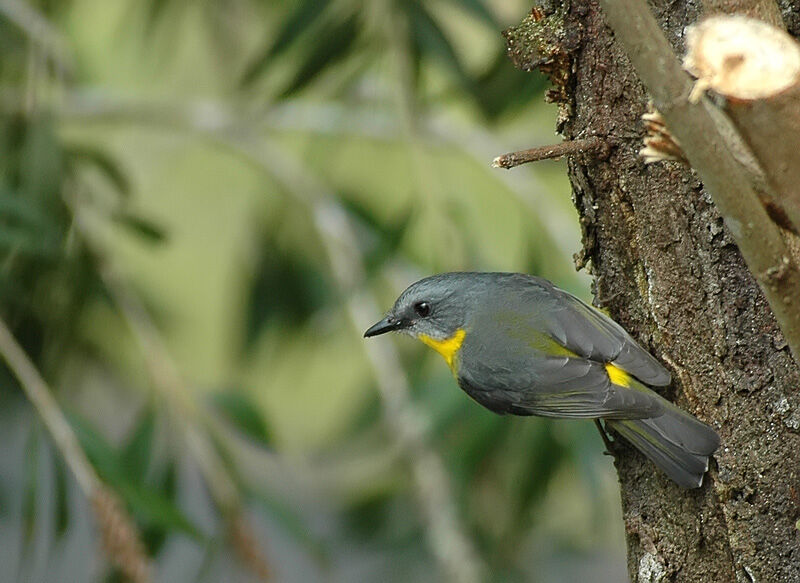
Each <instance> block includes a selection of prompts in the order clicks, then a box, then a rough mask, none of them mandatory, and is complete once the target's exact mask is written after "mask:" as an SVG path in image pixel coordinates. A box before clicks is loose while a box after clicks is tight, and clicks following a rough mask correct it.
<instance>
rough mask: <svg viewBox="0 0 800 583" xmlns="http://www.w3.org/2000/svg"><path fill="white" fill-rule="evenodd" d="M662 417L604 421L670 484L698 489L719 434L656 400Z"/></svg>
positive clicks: (663, 402)
mask: <svg viewBox="0 0 800 583" xmlns="http://www.w3.org/2000/svg"><path fill="white" fill-rule="evenodd" d="M659 401H660V402H661V403H662V405H664V414H663V415H660V416H659V417H650V418H647V419H615V420H610V419H609V420H607V421H606V425H607V426H608V427H610V428H611V429H614V430H615V431H616V432H617V433H619V434H620V435H621V436H622V437H624V438H625V439H627V440H628V441H629V442H630V443H631V444H632V445H633V446H634V447H636V449H638V450H639V451H641V452H642V453H643V454H644V455H646V456H647V457H648V458H649V459H650V460H652V461H653V463H655V464H656V465H657V466H658V467H659V468H660V469H661V470H662V471H663V472H664V473H666V474H667V476H669V477H670V478H671V479H672V480H673V481H674V482H676V483H677V484H679V485H680V486H682V487H684V488H699V487H700V486H701V485H702V484H703V475H704V474H705V473H706V470H708V458H709V456H710V455H711V454H712V453H714V451H716V449H717V448H718V447H719V435H717V433H716V431H714V430H713V429H711V427H709V426H708V425H706V424H705V423H703V422H702V421H700V420H698V419H696V418H695V417H693V416H692V415H690V414H689V413H687V412H685V411H683V410H681V409H678V408H677V407H676V406H675V405H673V404H672V403H670V402H669V401H667V400H665V399H662V398H661V397H659Z"/></svg>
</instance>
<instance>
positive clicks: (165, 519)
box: [116, 482, 205, 540]
mask: <svg viewBox="0 0 800 583" xmlns="http://www.w3.org/2000/svg"><path fill="white" fill-rule="evenodd" d="M116 490H117V491H118V492H119V494H120V495H121V496H122V498H123V499H124V500H125V502H127V503H128V505H129V506H130V508H131V512H133V514H134V515H135V516H136V517H137V518H139V519H140V520H142V521H143V522H144V523H145V524H146V525H147V526H149V527H157V528H162V529H164V530H165V531H172V530H178V531H180V532H183V533H185V534H188V535H189V536H191V537H192V538H194V539H197V540H203V539H204V538H205V535H204V534H203V533H202V532H201V531H200V529H199V528H197V526H195V525H194V523H192V522H191V521H190V520H189V519H188V518H187V517H186V515H185V514H184V513H183V511H182V510H180V509H179V508H178V507H177V506H176V505H175V504H174V503H173V502H172V501H171V500H170V499H169V498H167V497H166V496H163V495H161V494H160V493H159V492H157V491H155V490H152V489H150V488H144V487H141V486H138V485H136V484H132V483H130V482H122V483H120V484H118V485H117V486H116Z"/></svg>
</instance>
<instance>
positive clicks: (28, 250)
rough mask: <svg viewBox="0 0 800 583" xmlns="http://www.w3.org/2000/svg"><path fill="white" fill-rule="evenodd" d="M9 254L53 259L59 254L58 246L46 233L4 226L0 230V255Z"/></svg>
mask: <svg viewBox="0 0 800 583" xmlns="http://www.w3.org/2000/svg"><path fill="white" fill-rule="evenodd" d="M10 252H13V253H23V254H25V255H29V256H32V257H39V258H43V259H53V258H55V257H57V256H58V255H59V254H60V245H59V243H58V241H54V240H53V238H52V236H50V235H49V234H48V233H46V232H42V231H39V230H32V229H30V228H24V227H11V226H6V227H4V228H2V229H0V254H1V253H10Z"/></svg>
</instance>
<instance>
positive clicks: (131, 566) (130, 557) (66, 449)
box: [0, 319, 150, 583]
mask: <svg viewBox="0 0 800 583" xmlns="http://www.w3.org/2000/svg"><path fill="white" fill-rule="evenodd" d="M0 356H2V358H3V360H5V361H6V364H7V365H8V367H9V368H10V369H11V371H12V372H13V373H14V376H15V377H16V378H17V380H18V381H19V384H20V386H21V387H22V390H23V391H24V392H25V395H26V396H27V397H28V399H29V400H30V401H31V403H33V405H34V407H35V408H36V411H38V413H39V416H40V417H41V419H42V421H43V422H44V425H45V427H46V428H47V431H48V432H49V433H50V436H51V437H52V438H53V442H54V444H55V446H56V447H57V448H58V450H59V451H60V452H61V455H62V456H63V458H64V462H65V463H66V464H67V467H68V468H69V469H70V471H71V472H72V474H73V475H74V476H75V480H76V481H77V482H78V485H79V486H80V488H81V490H82V491H83V493H84V495H85V496H86V497H87V498H88V499H89V500H90V501H91V504H92V509H93V510H94V513H95V517H96V518H97V522H98V526H99V527H100V532H101V538H102V541H103V548H104V549H105V551H106V553H107V554H108V556H109V558H110V559H111V562H112V563H113V564H115V565H116V566H117V567H118V568H119V569H120V571H121V572H122V573H123V574H124V575H125V577H126V578H127V579H128V580H130V581H131V582H132V583H145V582H146V581H149V580H150V574H149V572H150V565H149V561H148V559H147V556H146V554H145V551H144V546H143V545H142V543H141V540H140V538H139V532H138V529H137V528H136V525H135V524H134V522H133V520H132V519H131V517H130V516H129V515H128V513H127V511H126V510H125V509H124V508H123V506H122V504H121V503H120V501H119V499H118V498H117V496H116V495H115V494H114V493H113V492H112V491H111V490H109V489H108V488H107V487H106V486H105V484H103V482H102V480H100V477H99V476H98V475H97V472H95V470H94V467H93V466H92V464H91V462H90V461H89V458H87V457H86V453H85V452H84V451H83V449H82V448H81V445H80V443H79V442H78V438H77V437H76V435H75V432H74V431H73V430H72V427H71V426H70V424H69V422H68V421H67V419H66V417H65V416H64V413H63V412H62V411H61V408H60V407H59V406H58V403H57V402H56V400H55V398H54V397H53V394H52V391H51V390H50V387H48V386H47V383H46V382H45V381H44V379H43V378H42V376H41V375H40V374H39V371H38V370H37V369H36V367H35V366H34V364H33V363H32V362H31V360H30V359H29V358H28V355H27V354H25V351H24V350H23V349H22V347H21V346H20V345H19V343H18V342H17V341H16V339H15V338H14V335H13V334H12V333H11V331H10V330H9V329H8V326H6V323H5V322H4V321H3V320H2V319H0Z"/></svg>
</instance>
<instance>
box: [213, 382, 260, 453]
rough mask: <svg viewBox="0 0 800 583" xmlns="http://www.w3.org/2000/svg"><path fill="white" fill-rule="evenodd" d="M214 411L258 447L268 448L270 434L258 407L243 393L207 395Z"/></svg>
mask: <svg viewBox="0 0 800 583" xmlns="http://www.w3.org/2000/svg"><path fill="white" fill-rule="evenodd" d="M209 398H210V400H211V403H212V405H213V406H214V409H216V410H217V411H218V412H219V413H220V414H221V415H222V416H223V417H224V418H225V419H226V420H227V421H229V422H230V423H231V424H232V425H233V426H234V427H236V428H237V429H238V430H239V431H241V432H242V433H244V434H245V435H247V436H248V437H250V438H251V439H253V440H254V441H256V442H257V443H258V444H259V445H262V446H264V447H270V445H271V444H272V434H271V432H270V431H269V429H268V427H267V424H266V422H265V421H264V417H263V415H262V414H261V411H260V410H259V408H258V406H257V405H256V404H255V403H254V402H253V401H252V400H251V399H250V396H249V395H247V394H246V393H244V392H243V391H236V390H223V391H217V392H215V393H211V394H210V395H209Z"/></svg>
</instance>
